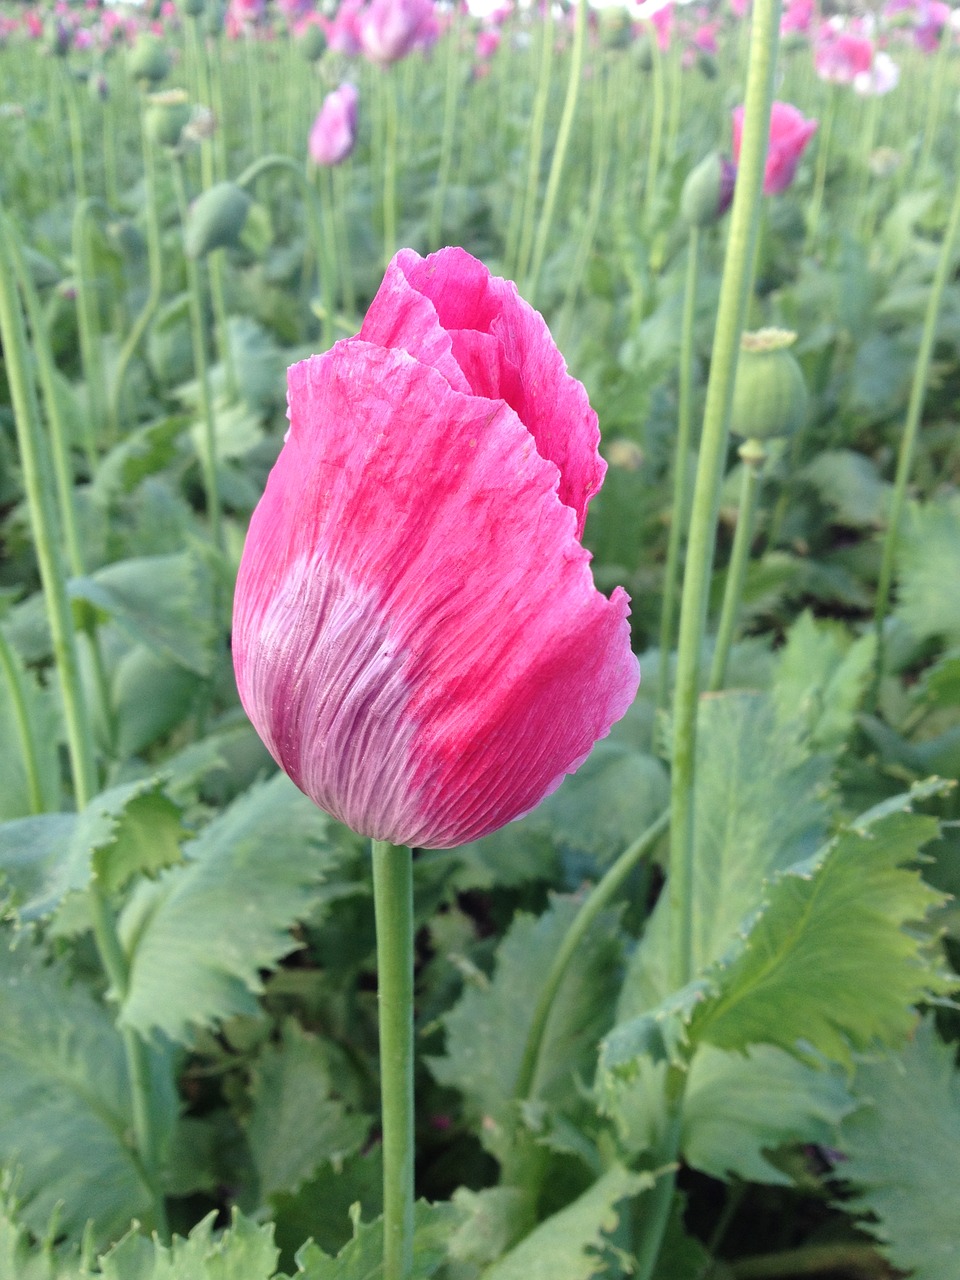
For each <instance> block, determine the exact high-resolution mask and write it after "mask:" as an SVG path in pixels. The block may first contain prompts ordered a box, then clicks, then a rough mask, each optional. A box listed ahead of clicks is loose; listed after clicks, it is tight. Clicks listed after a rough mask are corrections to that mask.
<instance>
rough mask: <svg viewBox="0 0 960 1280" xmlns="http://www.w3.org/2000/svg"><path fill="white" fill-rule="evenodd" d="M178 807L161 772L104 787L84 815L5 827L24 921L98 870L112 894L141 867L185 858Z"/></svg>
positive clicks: (4, 842)
mask: <svg viewBox="0 0 960 1280" xmlns="http://www.w3.org/2000/svg"><path fill="white" fill-rule="evenodd" d="M184 834H185V831H184V828H183V827H182V826H181V822H180V810H179V809H178V808H177V806H176V805H175V804H174V803H173V801H172V800H170V799H169V798H168V797H167V796H166V795H164V793H163V783H162V781H161V780H159V779H157V778H143V779H139V780H138V781H136V782H129V783H126V784H124V785H123V786H119V787H111V788H110V790H109V791H101V792H100V793H99V794H98V795H96V796H94V798H93V799H92V800H91V801H90V803H89V805H87V807H86V809H84V810H83V811H82V812H81V813H44V814H38V815H36V816H35V817H32V818H20V819H18V820H17V821H15V822H5V823H3V824H2V825H0V872H2V874H3V875H4V877H5V879H6V882H7V884H8V885H9V886H10V887H11V888H12V890H13V892H14V895H15V903H16V905H17V908H18V912H17V914H18V916H19V918H20V919H21V920H24V921H31V920H40V919H43V918H44V917H46V916H49V915H50V914H51V913H52V912H54V911H55V910H57V908H59V907H60V906H61V904H62V903H63V901H64V899H65V898H66V897H67V895H68V894H71V893H82V892H85V891H86V889H87V888H88V887H89V884H90V880H91V878H92V877H93V876H94V875H95V876H96V877H97V879H98V880H99V881H100V883H101V885H102V886H103V888H104V889H105V890H106V891H107V892H108V893H112V892H114V891H116V890H117V889H119V888H121V887H122V886H123V885H124V884H125V883H126V882H127V881H128V880H129V879H130V878H131V877H132V876H134V875H136V874H138V873H144V874H147V875H151V874H153V873H155V872H156V871H158V870H159V869H160V868H161V867H165V866H169V865H171V864H172V863H174V862H178V861H179V859H180V839H181V838H182V836H183V835H184Z"/></svg>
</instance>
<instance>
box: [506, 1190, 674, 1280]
mask: <svg viewBox="0 0 960 1280" xmlns="http://www.w3.org/2000/svg"><path fill="white" fill-rule="evenodd" d="M651 1186H653V1177H652V1176H651V1175H650V1174H648V1173H631V1172H630V1170H629V1169H625V1168H624V1167H623V1166H622V1165H614V1166H613V1167H612V1168H611V1169H609V1170H608V1171H607V1172H606V1173H605V1174H604V1176H603V1177H602V1178H601V1179H600V1180H599V1181H598V1182H595V1183H594V1184H593V1186H592V1187H590V1188H589V1190H587V1191H585V1192H584V1193H583V1195H582V1196H580V1197H579V1199H577V1200H575V1201H574V1202H573V1204H570V1205H567V1207H566V1208H565V1209H561V1210H560V1212H559V1213H555V1214H553V1216H552V1217H550V1218H547V1220H546V1221H545V1222H541V1223H540V1225H539V1226H538V1227H536V1228H535V1229H534V1230H533V1231H531V1232H530V1234H529V1235H528V1236H525V1237H524V1239H523V1240H521V1241H520V1243H519V1244H518V1245H515V1246H514V1248H513V1249H511V1250H510V1252H509V1253H508V1254H506V1255H505V1256H504V1257H503V1258H501V1259H500V1260H499V1261H498V1262H495V1263H494V1264H493V1266H492V1267H489V1268H488V1269H487V1270H486V1271H485V1272H484V1273H483V1280H589V1277H590V1276H593V1275H595V1274H596V1270H597V1262H598V1259H597V1251H598V1250H600V1249H602V1247H603V1244H604V1237H605V1236H606V1235H607V1234H608V1233H609V1232H611V1231H613V1230H614V1229H615V1227H616V1225H617V1222H618V1217H619V1215H618V1211H617V1205H618V1204H619V1203H620V1201H621V1200H626V1199H628V1198H629V1197H631V1196H635V1195H637V1194H638V1193H639V1192H640V1191H643V1190H646V1189H648V1188H649V1187H651Z"/></svg>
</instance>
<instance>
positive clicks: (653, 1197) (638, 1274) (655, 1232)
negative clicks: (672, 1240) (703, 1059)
mask: <svg viewBox="0 0 960 1280" xmlns="http://www.w3.org/2000/svg"><path fill="white" fill-rule="evenodd" d="M685 1088H686V1072H685V1071H684V1070H683V1069H681V1068H680V1067H675V1066H671V1067H669V1068H668V1070H667V1080H666V1087H665V1090H664V1092H665V1096H666V1106H667V1123H666V1128H665V1130H664V1134H663V1138H662V1140H661V1143H660V1149H659V1151H658V1153H657V1160H658V1163H660V1164H661V1168H660V1170H659V1171H658V1177H657V1181H656V1183H655V1184H654V1187H653V1190H652V1191H651V1193H650V1195H649V1197H648V1198H646V1199H645V1200H643V1201H641V1205H642V1207H643V1209H644V1210H645V1212H644V1217H643V1230H642V1233H641V1236H640V1240H639V1243H638V1245H637V1260H636V1268H635V1270H634V1273H633V1274H634V1277H635V1280H651V1277H652V1276H653V1275H654V1273H655V1271H656V1268H657V1262H658V1261H659V1258H660V1250H661V1248H662V1246H663V1238H664V1236H665V1234H666V1230H667V1223H668V1222H669V1221H670V1210H671V1208H672V1206H673V1198H674V1193H675V1192H676V1189H677V1170H676V1160H677V1153H678V1152H679V1150H680V1145H681V1140H682V1136H683V1093H684V1089H685Z"/></svg>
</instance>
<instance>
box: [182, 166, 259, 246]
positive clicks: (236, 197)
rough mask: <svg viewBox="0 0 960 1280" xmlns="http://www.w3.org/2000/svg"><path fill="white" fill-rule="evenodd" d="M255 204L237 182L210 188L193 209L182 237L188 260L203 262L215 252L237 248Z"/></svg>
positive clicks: (196, 201) (197, 199)
mask: <svg viewBox="0 0 960 1280" xmlns="http://www.w3.org/2000/svg"><path fill="white" fill-rule="evenodd" d="M252 203H253V201H252V200H251V199H250V196H249V195H248V194H247V193H246V191H244V190H243V188H242V187H238V186H237V184H236V183H235V182H216V183H214V185H213V186H212V187H208V188H207V190H206V191H204V192H203V193H202V195H199V196H197V198H196V200H194V202H193V204H192V205H191V206H190V216H189V218H188V219H187V225H186V228H185V231H184V237H183V243H184V249H185V250H186V253H187V256H188V257H190V258H202V257H204V256H205V255H206V254H208V253H210V252H211V251H212V250H214V249H230V248H235V247H236V245H237V244H238V243H239V240H240V235H241V233H242V231H243V226H244V223H245V222H246V220H247V214H248V213H249V212H250V205H251V204H252Z"/></svg>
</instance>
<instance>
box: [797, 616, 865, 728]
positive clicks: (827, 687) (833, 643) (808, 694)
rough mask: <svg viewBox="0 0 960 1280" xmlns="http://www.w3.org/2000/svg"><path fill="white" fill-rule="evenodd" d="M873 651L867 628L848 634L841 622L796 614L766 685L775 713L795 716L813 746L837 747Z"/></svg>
mask: <svg viewBox="0 0 960 1280" xmlns="http://www.w3.org/2000/svg"><path fill="white" fill-rule="evenodd" d="M875 652H876V637H875V636H874V634H873V632H869V633H868V634H866V635H864V636H861V637H860V639H859V640H852V639H851V638H850V636H849V633H848V632H847V631H846V630H845V628H843V627H841V626H838V625H836V624H833V623H823V622H816V621H815V620H814V618H813V615H812V614H811V613H810V612H809V610H807V611H806V612H805V613H803V614H801V615H800V617H799V618H798V619H797V621H796V622H795V623H794V624H793V626H792V627H791V628H790V630H789V631H788V633H787V643H786V644H785V645H784V647H783V649H782V650H781V651H780V655H779V663H778V666H777V674H776V678H775V682H774V686H773V691H772V692H773V698H774V702H775V704H776V708H777V717H778V719H779V720H780V721H782V722H788V721H791V720H797V721H799V722H800V723H801V724H802V725H803V727H804V729H805V731H806V733H807V734H808V735H809V741H810V745H811V747H813V749H814V750H819V751H838V750H839V749H840V747H842V746H843V744H844V742H846V740H847V738H848V737H849V736H850V733H851V731H852V729H853V725H854V718H855V716H856V713H857V709H858V708H859V706H860V702H861V700H862V698H863V695H864V692H865V690H866V687H867V682H868V680H869V678H870V673H871V670H872V664H873V659H874V654H875Z"/></svg>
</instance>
